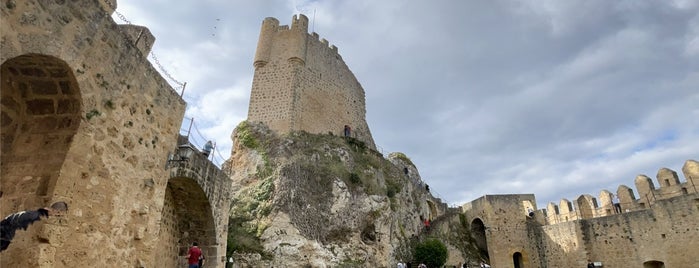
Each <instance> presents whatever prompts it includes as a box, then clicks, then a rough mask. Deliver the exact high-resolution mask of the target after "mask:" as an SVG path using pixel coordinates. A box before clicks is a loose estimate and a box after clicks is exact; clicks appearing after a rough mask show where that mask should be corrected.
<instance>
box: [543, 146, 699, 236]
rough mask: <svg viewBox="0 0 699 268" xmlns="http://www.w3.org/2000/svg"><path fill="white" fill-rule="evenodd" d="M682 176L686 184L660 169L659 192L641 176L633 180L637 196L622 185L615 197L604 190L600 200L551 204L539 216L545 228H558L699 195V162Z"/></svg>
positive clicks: (590, 197)
mask: <svg viewBox="0 0 699 268" xmlns="http://www.w3.org/2000/svg"><path fill="white" fill-rule="evenodd" d="M682 172H683V173H684V177H685V179H686V181H685V182H680V179H679V177H678V176H677V172H675V171H674V170H671V169H669V168H661V169H660V170H658V174H657V175H656V180H657V183H658V188H656V187H655V184H654V183H653V180H652V179H651V178H649V177H648V176H646V175H643V174H641V175H638V176H636V178H635V180H634V184H635V186H636V190H637V193H638V195H636V194H634V191H633V190H632V189H631V188H630V187H628V186H626V185H619V187H617V190H616V193H612V192H610V191H608V190H606V189H604V190H602V191H600V193H599V195H598V196H597V197H595V196H593V195H591V194H582V195H580V196H579V197H578V198H576V199H575V200H573V201H572V202H571V201H570V200H568V199H561V200H560V201H559V203H558V204H556V203H554V202H550V203H549V204H548V205H547V206H546V208H545V209H542V210H541V211H540V213H541V214H542V215H543V216H544V219H545V221H544V222H545V224H556V223H561V222H567V221H573V220H579V219H590V218H597V217H604V216H612V215H616V214H622V213H627V212H633V211H638V210H645V209H648V208H650V207H651V206H652V205H653V204H655V203H656V202H658V201H661V200H667V199H670V198H674V197H678V196H683V195H689V194H694V193H699V191H698V190H699V162H697V161H696V160H687V161H686V162H685V164H684V166H683V167H682Z"/></svg>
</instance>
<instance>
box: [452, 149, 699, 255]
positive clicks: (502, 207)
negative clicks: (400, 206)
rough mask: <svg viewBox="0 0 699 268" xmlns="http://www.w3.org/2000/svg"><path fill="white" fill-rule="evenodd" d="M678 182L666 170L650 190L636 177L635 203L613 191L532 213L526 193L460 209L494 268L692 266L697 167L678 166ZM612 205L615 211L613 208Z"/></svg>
mask: <svg viewBox="0 0 699 268" xmlns="http://www.w3.org/2000/svg"><path fill="white" fill-rule="evenodd" d="M682 171H683V173H684V176H685V178H686V181H685V182H680V180H679V178H678V176H677V173H676V172H675V171H672V170H670V169H667V168H662V169H660V170H659V171H658V175H657V180H658V183H659V185H660V187H659V188H657V189H656V188H655V186H654V184H653V182H652V181H651V180H650V179H649V178H648V177H647V176H645V175H639V176H638V177H637V178H636V180H635V183H636V188H637V190H638V192H639V197H635V195H634V193H633V191H632V190H631V189H630V188H629V187H627V186H625V185H621V186H619V188H618V190H617V194H618V195H619V199H618V200H619V201H616V202H613V200H614V198H613V197H612V196H611V194H610V192H609V191H607V190H602V191H601V193H600V195H599V199H600V200H602V201H601V203H598V202H597V199H596V198H595V197H593V196H592V195H581V196H580V197H579V198H577V199H576V201H575V203H572V202H570V201H568V200H565V199H564V200H561V202H560V204H561V207H559V206H557V205H555V204H553V203H550V204H549V205H548V206H547V209H542V210H536V207H535V206H536V202H535V199H534V196H533V195H486V196H483V197H481V198H479V199H476V200H474V201H471V202H469V203H466V204H464V205H463V206H462V210H463V211H464V213H465V214H466V215H467V217H468V219H469V220H470V221H471V230H472V236H473V237H474V238H476V241H479V243H478V247H479V249H481V250H482V251H484V252H487V256H488V257H489V260H490V262H491V264H492V265H493V267H506V268H507V267H585V264H586V263H587V260H591V261H593V262H600V263H602V265H603V267H606V268H614V267H644V268H655V267H658V268H659V267H696V265H697V264H698V263H699V256H697V255H696V254H695V251H696V250H694V249H695V248H699V242H698V241H699V224H698V222H699V192H698V191H697V189H699V185H697V183H699V181H697V178H699V162H697V161H695V160H688V161H687V162H685V165H684V167H683V168H682ZM615 204H617V206H618V207H619V208H618V209H616V210H615Z"/></svg>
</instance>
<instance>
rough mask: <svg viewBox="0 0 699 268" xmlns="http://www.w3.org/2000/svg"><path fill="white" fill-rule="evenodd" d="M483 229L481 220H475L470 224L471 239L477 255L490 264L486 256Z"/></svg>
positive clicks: (486, 246)
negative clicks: (476, 248) (474, 244)
mask: <svg viewBox="0 0 699 268" xmlns="http://www.w3.org/2000/svg"><path fill="white" fill-rule="evenodd" d="M485 229H486V227H485V224H484V223H483V221H482V220H481V219H479V218H476V219H474V220H473V221H472V222H471V237H473V239H474V240H475V241H476V246H477V247H478V253H479V254H480V257H481V258H482V259H483V260H485V261H486V262H488V263H490V256H489V255H488V241H487V240H486V235H485Z"/></svg>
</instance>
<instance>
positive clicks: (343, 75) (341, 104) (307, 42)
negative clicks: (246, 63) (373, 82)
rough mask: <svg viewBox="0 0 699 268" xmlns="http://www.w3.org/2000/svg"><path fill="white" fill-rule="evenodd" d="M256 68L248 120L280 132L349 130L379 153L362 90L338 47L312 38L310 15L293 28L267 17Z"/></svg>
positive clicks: (299, 17) (295, 20)
mask: <svg viewBox="0 0 699 268" xmlns="http://www.w3.org/2000/svg"><path fill="white" fill-rule="evenodd" d="M254 66H255V75H254V78H253V82H252V92H251V94H250V107H249V109H248V120H250V121H253V122H263V123H265V124H267V125H268V126H269V127H270V129H272V130H275V131H278V132H280V133H287V132H289V131H295V130H303V131H307V132H309V133H316V134H327V133H333V134H335V135H343V134H344V133H343V129H344V126H345V125H348V126H349V127H350V128H351V129H352V132H351V135H352V137H355V138H357V139H359V140H361V141H364V142H365V143H366V144H367V145H368V146H369V147H370V148H372V149H375V148H376V145H375V144H374V139H373V138H372V136H371V131H369V126H368V125H367V123H366V109H365V101H364V89H363V88H362V86H361V85H360V84H359V82H358V81H357V79H356V78H355V77H354V74H352V71H350V69H349V68H348V67H347V65H346V64H345V62H344V61H343V60H342V57H340V55H339V54H338V52H337V47H335V46H329V45H328V41H327V40H325V39H322V40H319V39H318V34H316V33H313V34H308V18H307V17H306V16H304V15H297V16H294V17H293V19H292V22H291V27H289V26H288V25H283V26H280V25H279V21H278V20H277V19H275V18H266V19H265V20H264V21H263V22H262V29H261V31H260V38H259V41H258V43H257V51H256V52H255V62H254Z"/></svg>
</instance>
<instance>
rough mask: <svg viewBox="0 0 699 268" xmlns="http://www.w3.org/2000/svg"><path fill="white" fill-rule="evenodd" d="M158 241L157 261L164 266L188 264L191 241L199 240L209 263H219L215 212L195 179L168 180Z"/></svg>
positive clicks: (179, 178) (183, 265) (177, 178)
mask: <svg viewBox="0 0 699 268" xmlns="http://www.w3.org/2000/svg"><path fill="white" fill-rule="evenodd" d="M159 241H160V245H159V247H160V250H159V253H158V254H157V256H156V261H157V262H159V265H162V267H180V266H182V267H185V266H186V265H185V260H184V257H183V256H186V255H187V250H188V249H189V247H190V246H191V245H192V242H197V243H199V247H200V248H201V249H202V252H203V253H204V255H205V256H206V258H207V260H208V261H209V263H216V256H218V254H219V252H218V245H217V243H216V229H215V222H214V215H213V212H212V209H211V204H210V203H209V199H208V198H207V196H206V193H205V192H204V190H203V189H202V188H201V186H199V184H198V183H197V182H196V181H195V180H194V179H192V178H187V177H175V178H171V179H170V180H169V181H168V185H167V190H166V192H165V201H164V204H163V213H162V219H161V224H160V235H159Z"/></svg>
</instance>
